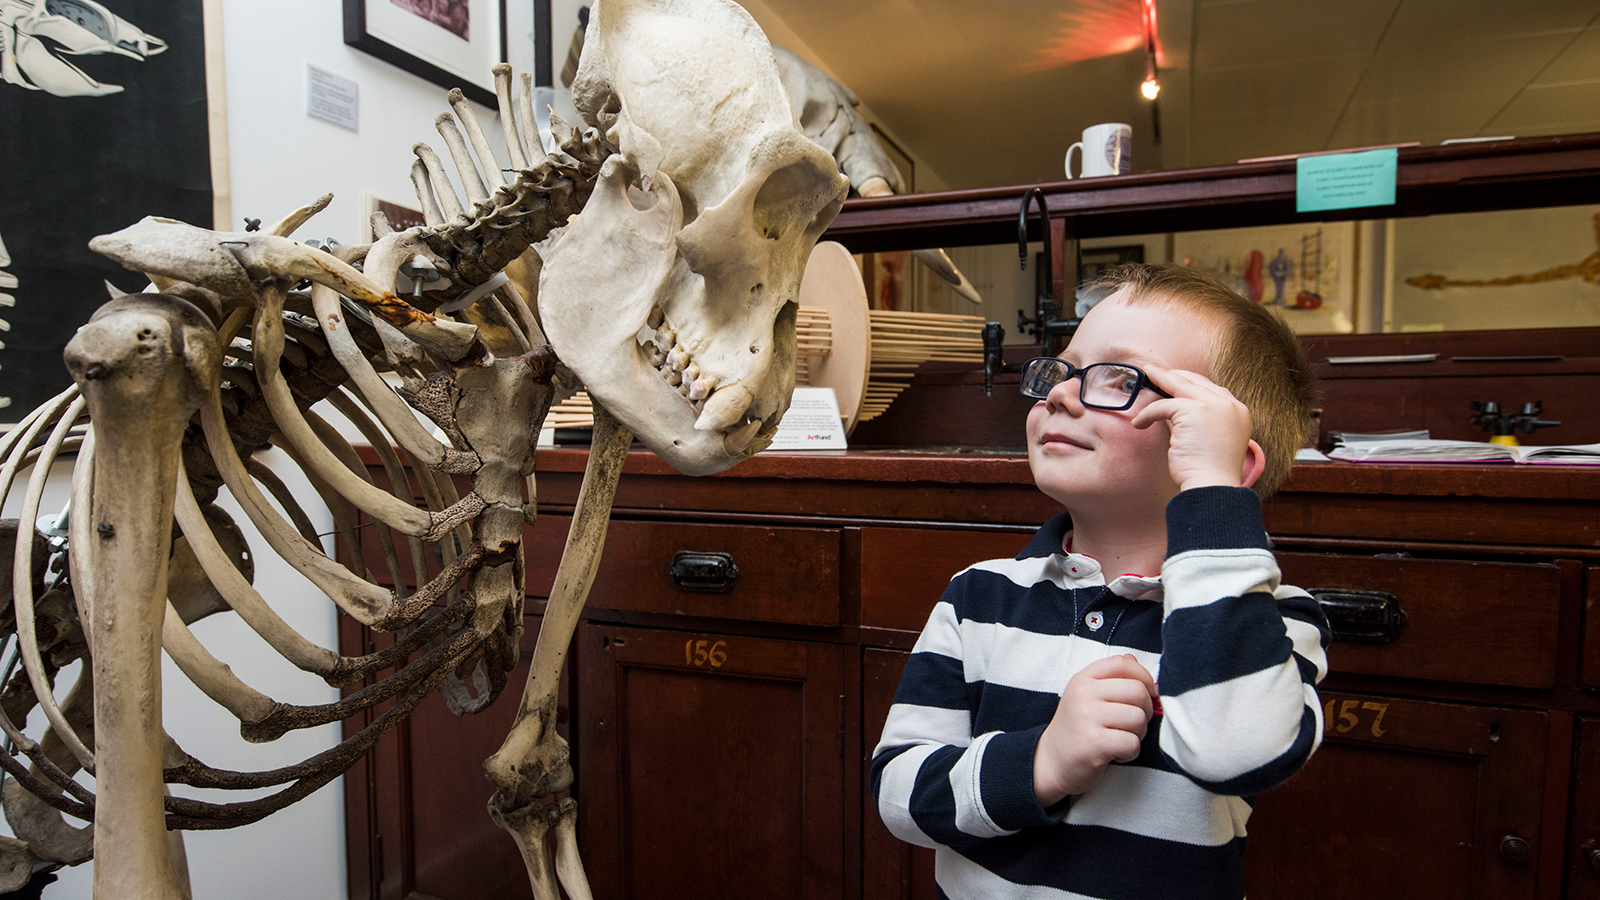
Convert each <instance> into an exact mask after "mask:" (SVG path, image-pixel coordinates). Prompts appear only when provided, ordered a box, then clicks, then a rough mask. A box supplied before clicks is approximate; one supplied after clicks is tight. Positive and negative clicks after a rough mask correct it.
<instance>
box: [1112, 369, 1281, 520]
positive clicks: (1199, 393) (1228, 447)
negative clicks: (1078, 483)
mask: <svg viewBox="0 0 1600 900" xmlns="http://www.w3.org/2000/svg"><path fill="white" fill-rule="evenodd" d="M1145 374H1147V375H1149V376H1150V379H1151V380H1152V381H1154V382H1155V383H1156V384H1159V385H1160V386H1161V389H1162V390H1164V391H1166V392H1167V393H1169V394H1171V395H1172V397H1171V398H1170V399H1169V398H1166V397H1161V398H1159V399H1157V400H1156V401H1155V402H1154V403H1151V404H1149V405H1147V406H1145V408H1144V409H1141V410H1139V412H1138V413H1137V414H1136V415H1135V416H1134V417H1133V421H1132V424H1133V426H1134V427H1135V428H1148V427H1150V426H1151V425H1154V424H1155V423H1157V422H1166V423H1167V427H1168V428H1169V429H1170V430H1171V431H1172V449H1171V450H1169V451H1168V452H1167V465H1168V467H1169V468H1170V469H1171V471H1172V480H1173V481H1175V482H1177V484H1178V489H1179V490H1184V491H1186V490H1189V489H1190V488H1197V487H1206V486H1209V485H1225V486H1227V487H1239V486H1241V485H1242V484H1244V467H1245V458H1246V456H1247V454H1248V453H1249V451H1250V448H1251V445H1252V443H1253V442H1252V441H1251V440H1250V410H1248V409H1246V408H1245V405H1244V404H1243V403H1240V402H1239V400H1238V399H1237V398H1235V397H1234V396H1233V394H1231V393H1229V392H1228V389H1227V388H1224V387H1222V386H1220V385H1218V384H1217V383H1216V382H1214V381H1212V380H1211V379H1209V378H1207V377H1205V376H1204V375H1200V374H1198V373H1195V372H1190V371H1187V370H1185V369H1164V368H1162V367H1160V366H1154V365H1151V366H1146V372H1145ZM1255 452H1256V453H1258V454H1259V453H1260V452H1261V451H1260V448H1259V447H1257V448H1256V449H1255Z"/></svg>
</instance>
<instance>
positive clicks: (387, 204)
mask: <svg viewBox="0 0 1600 900" xmlns="http://www.w3.org/2000/svg"><path fill="white" fill-rule="evenodd" d="M416 202H417V201H416V198H414V197H413V198H409V199H407V200H406V201H405V202H396V201H394V200H387V199H384V198H383V197H379V196H376V195H374V194H362V195H361V233H362V234H364V235H366V239H367V240H369V241H375V240H377V239H378V236H377V235H376V234H373V232H372V214H373V213H380V212H381V213H383V217H384V218H385V219H388V220H389V227H390V228H391V229H393V230H395V231H405V230H406V229H407V228H413V227H416V226H418V225H426V224H428V223H427V221H426V220H425V219H424V218H423V217H422V211H421V210H419V209H417V208H416Z"/></svg>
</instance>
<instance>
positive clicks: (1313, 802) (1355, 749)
mask: <svg viewBox="0 0 1600 900" xmlns="http://www.w3.org/2000/svg"><path fill="white" fill-rule="evenodd" d="M1321 699H1322V701H1323V704H1324V709H1323V711H1324V715H1325V717H1326V721H1325V723H1324V725H1325V727H1324V732H1323V734H1324V740H1323V745H1322V747H1321V749H1319V750H1318V751H1317V753H1316V755H1315V756H1314V757H1312V759H1311V762H1310V763H1308V764H1307V765H1306V767H1305V769H1303V770H1302V771H1301V772H1300V773H1299V774H1297V775H1295V776H1294V777H1293V778H1291V779H1290V780H1289V781H1288V782H1287V783H1286V784H1284V785H1281V786H1280V787H1278V788H1276V789H1274V790H1272V791H1269V792H1267V793H1266V794H1265V795H1263V796H1262V797H1261V798H1260V800H1259V801H1258V803H1257V805H1256V808H1255V811H1254V813H1253V814H1252V815H1251V817H1250V821H1249V825H1248V828H1249V833H1250V837H1249V844H1248V849H1247V851H1246V853H1245V881H1246V884H1247V885H1248V886H1249V890H1250V897H1251V898H1252V900H1321V898H1326V900H1344V898H1350V897H1405V898H1407V900H1434V898H1440V900H1442V898H1452V900H1469V898H1470V900H1516V898H1532V897H1534V895H1535V888H1536V883H1537V878H1538V871H1537V861H1538V859H1539V841H1540V838H1541V835H1540V833H1539V825H1540V821H1541V819H1540V815H1541V800H1542V798H1543V794H1544V774H1545V773H1544V768H1545V744H1546V741H1547V734H1546V718H1547V716H1546V715H1545V714H1544V713H1541V712H1534V711H1529V710H1512V709H1499V708H1493V707H1483V706H1466V705H1459V704H1451V703H1432V702H1427V701H1422V700H1406V699H1398V698H1391V697H1379V696H1371V695H1360V694H1348V693H1342V692H1330V691H1324V692H1322V697H1321ZM1551 839H1552V840H1559V837H1558V836H1555V835H1552V836H1551Z"/></svg>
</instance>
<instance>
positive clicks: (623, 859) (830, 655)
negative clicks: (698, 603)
mask: <svg viewBox="0 0 1600 900" xmlns="http://www.w3.org/2000/svg"><path fill="white" fill-rule="evenodd" d="M578 643H579V645H580V649H579V654H580V656H581V658H582V659H583V667H582V670H581V672H580V674H579V685H578V690H579V697H580V698H581V700H580V702H581V703H582V704H583V709H584V713H583V715H582V716H581V717H580V721H579V723H578V746H579V747H580V748H581V752H582V756H581V757H580V759H579V761H578V773H579V780H578V804H579V805H578V809H579V813H578V829H579V831H578V834H579V846H581V847H583V848H584V861H585V864H586V866H587V868H588V872H589V879H590V884H591V886H592V887H593V889H594V896H595V897H596V900H621V898H625V897H626V898H640V900H645V898H648V900H671V898H686V900H687V898H694V900H713V898H730V900H746V898H750V897H760V898H762V900H791V898H792V900H811V898H819V897H840V896H844V885H845V876H844V872H845V862H846V859H845V857H846V849H845V848H846V846H847V845H848V843H849V842H852V841H854V840H855V829H853V828H845V827H844V826H845V815H844V809H845V806H844V797H845V789H844V788H845V784H846V768H847V767H846V765H845V760H846V758H847V753H848V754H850V755H851V756H852V757H853V756H854V755H855V754H856V753H858V752H859V751H858V750H856V741H855V740H850V741H847V740H846V731H845V727H846V718H847V717H846V711H847V704H852V703H855V702H858V701H856V698H855V692H854V690H851V691H849V692H848V694H847V691H846V688H845V684H846V679H845V659H846V656H845V650H846V648H844V647H841V646H837V645H831V644H820V643H810V642H801V641H781V640H769V639H760V638H748V637H736V636H732V635H724V634H705V633H696V632H682V631H656V630H645V629H637V628H621V627H615V626H608V625H598V624H593V623H585V624H584V625H583V626H582V628H581V630H580V632H579V637H578ZM849 719H850V722H851V724H854V722H855V716H853V715H851V716H849ZM855 771H856V770H855V767H854V766H853V765H852V766H850V767H849V772H850V774H849V777H850V778H851V779H853V778H854V777H855Z"/></svg>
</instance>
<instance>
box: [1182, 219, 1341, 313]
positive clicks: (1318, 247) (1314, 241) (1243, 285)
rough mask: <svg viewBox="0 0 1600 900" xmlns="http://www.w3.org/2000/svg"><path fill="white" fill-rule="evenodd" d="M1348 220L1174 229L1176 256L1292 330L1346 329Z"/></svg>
mask: <svg viewBox="0 0 1600 900" xmlns="http://www.w3.org/2000/svg"><path fill="white" fill-rule="evenodd" d="M1355 257H1356V223H1354V222H1304V223H1299V224H1294V225H1267V226H1262V227H1256V228H1224V229H1218V230H1216V231H1188V232H1179V233H1178V234H1175V235H1173V236H1172V258H1173V260H1175V261H1176V262H1180V263H1183V264H1184V265H1186V266H1192V267H1194V268H1196V269H1200V270H1201V271H1203V272H1205V273H1207V274H1209V275H1211V276H1212V277H1214V278H1216V279H1217V280H1219V281H1221V282H1222V283H1223V284H1226V285H1227V286H1229V287H1231V288H1233V289H1234V290H1236V291H1238V292H1239V293H1240V294H1243V295H1244V296H1246V297H1249V298H1250V299H1252V300H1255V301H1256V302H1257V303H1262V304H1265V305H1267V306H1270V307H1272V308H1273V310H1274V311H1276V312H1277V313H1279V314H1280V315H1281V316H1282V317H1283V319H1284V320H1285V321H1286V322H1288V323H1289V327H1290V328H1293V329H1294V331H1295V333H1296V334H1348V333H1350V332H1353V331H1355V323H1356V321H1357V310H1356V294H1357V285H1356V278H1355V270H1356V265H1355Z"/></svg>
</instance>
